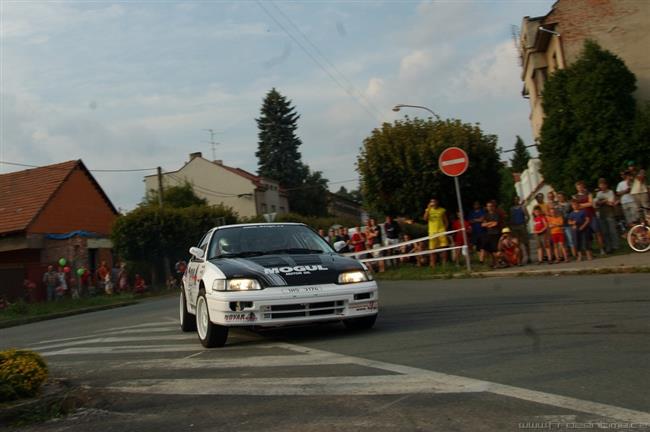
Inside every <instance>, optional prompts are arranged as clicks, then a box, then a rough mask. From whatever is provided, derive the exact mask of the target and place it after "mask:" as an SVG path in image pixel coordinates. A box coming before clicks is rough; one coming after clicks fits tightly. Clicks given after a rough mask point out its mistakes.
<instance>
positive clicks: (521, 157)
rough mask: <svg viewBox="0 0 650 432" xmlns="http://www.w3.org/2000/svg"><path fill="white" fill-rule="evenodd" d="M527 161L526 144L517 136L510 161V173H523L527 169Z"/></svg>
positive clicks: (528, 158) (528, 154) (528, 155)
mask: <svg viewBox="0 0 650 432" xmlns="http://www.w3.org/2000/svg"><path fill="white" fill-rule="evenodd" d="M529 160H530V153H529V152H528V149H527V148H526V144H524V140H522V139H521V137H520V136H519V135H517V141H516V142H515V149H514V152H513V155H512V159H510V166H511V167H512V171H514V172H517V173H521V172H524V170H525V169H526V168H528V161H529Z"/></svg>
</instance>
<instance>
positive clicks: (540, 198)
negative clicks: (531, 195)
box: [535, 192, 548, 216]
mask: <svg viewBox="0 0 650 432" xmlns="http://www.w3.org/2000/svg"><path fill="white" fill-rule="evenodd" d="M535 201H537V204H536V205H537V206H538V207H539V209H540V211H541V212H542V214H543V215H544V216H546V214H548V204H547V203H545V202H544V194H543V193H541V192H539V193H538V194H536V195H535Z"/></svg>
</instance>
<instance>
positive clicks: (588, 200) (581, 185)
mask: <svg viewBox="0 0 650 432" xmlns="http://www.w3.org/2000/svg"><path fill="white" fill-rule="evenodd" d="M573 198H574V199H575V200H577V201H578V204H580V208H581V209H583V210H584V211H585V214H586V215H587V217H588V218H589V227H590V228H591V232H592V233H593V234H595V235H596V241H597V242H598V246H600V254H601V255H605V244H604V242H603V235H602V233H601V232H600V225H599V224H598V219H597V218H596V211H595V210H594V200H593V198H592V196H591V194H590V193H589V191H587V186H586V185H585V182H584V181H582V180H579V181H577V182H576V194H575V195H574V196H573Z"/></svg>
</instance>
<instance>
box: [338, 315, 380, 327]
mask: <svg viewBox="0 0 650 432" xmlns="http://www.w3.org/2000/svg"><path fill="white" fill-rule="evenodd" d="M375 321H377V314H374V315H370V316H365V317H361V318H350V319H346V320H344V321H343V324H345V327H346V328H348V329H349V330H367V329H370V328H372V326H374V325H375Z"/></svg>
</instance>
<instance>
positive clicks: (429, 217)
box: [422, 198, 449, 267]
mask: <svg viewBox="0 0 650 432" xmlns="http://www.w3.org/2000/svg"><path fill="white" fill-rule="evenodd" d="M422 218H423V219H424V220H425V221H427V222H428V224H429V235H430V236H432V235H435V234H441V233H444V232H445V231H447V225H448V220H447V211H446V210H445V209H444V208H442V207H439V204H438V200H437V199H436V198H431V201H429V205H428V206H427V208H426V210H425V211H424V216H423V217H422ZM448 245H449V242H448V241H447V236H446V235H440V236H438V237H435V238H432V239H429V249H430V250H434V249H439V248H446V247H447V246H448ZM438 253H440V254H441V255H442V264H443V265H444V264H446V263H447V251H443V252H438ZM430 260H431V261H430V263H431V267H435V266H436V253H432V254H431V257H430Z"/></svg>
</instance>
